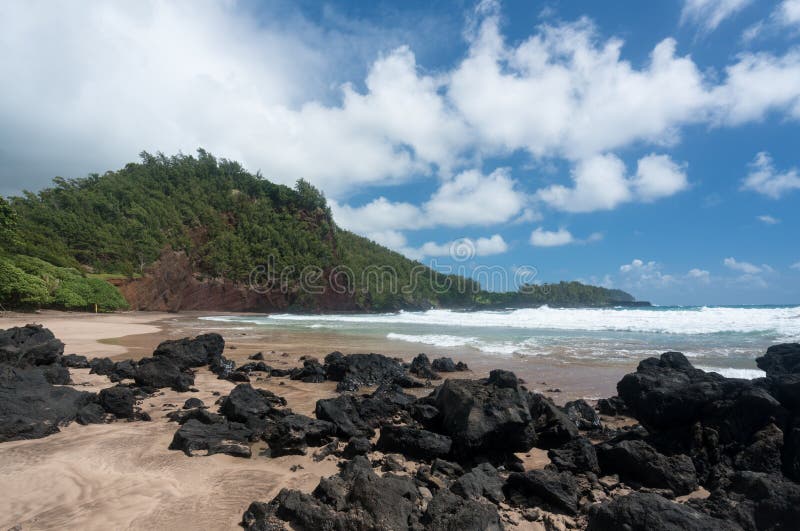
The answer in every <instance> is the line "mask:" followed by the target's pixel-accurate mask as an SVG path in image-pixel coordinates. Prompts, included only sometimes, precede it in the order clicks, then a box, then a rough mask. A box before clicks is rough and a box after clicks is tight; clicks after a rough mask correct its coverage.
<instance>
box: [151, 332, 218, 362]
mask: <svg viewBox="0 0 800 531" xmlns="http://www.w3.org/2000/svg"><path fill="white" fill-rule="evenodd" d="M224 349H225V340H224V339H222V336H221V335H219V334H213V333H212V334H203V335H199V336H197V337H195V338H194V339H190V338H188V337H187V338H183V339H178V340H171V341H163V342H162V343H161V344H159V345H158V346H157V347H156V349H155V351H153V357H155V358H166V359H169V360H170V361H172V362H173V363H174V364H175V365H177V366H178V367H180V368H181V369H189V368H193V367H202V366H203V365H209V364H210V363H211V362H212V361H213V360H215V359H219V358H220V357H221V356H222V351H223V350H224Z"/></svg>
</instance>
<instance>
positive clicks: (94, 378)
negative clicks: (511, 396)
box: [0, 311, 568, 529]
mask: <svg viewBox="0 0 800 531" xmlns="http://www.w3.org/2000/svg"><path fill="white" fill-rule="evenodd" d="M202 315H206V312H193V313H192V314H167V313H151V312H127V313H116V314H82V313H67V312H54V311H47V312H40V313H37V314H15V315H12V316H6V317H4V318H2V319H0V328H3V329H5V328H10V327H13V326H24V325H25V324H28V323H33V322H35V323H37V324H42V325H43V326H45V327H48V328H50V329H51V330H52V331H53V332H54V334H55V335H56V337H58V338H59V339H61V340H62V341H63V342H64V343H65V353H72V352H76V353H78V354H82V355H86V356H87V357H89V358H92V357H103V356H108V357H110V358H111V359H112V360H114V361H121V360H124V359H128V358H133V359H139V358H142V357H146V356H150V355H151V354H152V351H153V349H154V348H155V346H156V345H158V344H159V343H160V342H161V341H164V340H166V339H179V338H182V337H187V336H196V335H198V334H199V333H201V332H203V328H204V325H206V324H207V325H212V324H213V323H209V322H203V321H199V320H198V319H197V317H199V316H202ZM215 315H219V313H215ZM213 328H214V327H213V326H207V327H205V329H209V330H210V329H213ZM217 331H218V332H221V333H223V336H224V337H225V339H226V348H225V355H226V357H229V358H230V359H233V360H235V361H236V363H237V365H239V364H242V363H244V362H245V361H246V360H247V357H248V356H249V355H250V354H253V353H255V352H258V351H262V352H263V353H264V356H265V362H266V363H268V364H269V365H271V366H273V367H276V368H286V369H289V368H293V367H296V366H298V365H302V362H301V361H300V357H301V356H303V355H309V354H310V355H314V354H319V355H320V357H323V356H324V355H325V354H327V353H329V352H330V351H331V350H335V349H333V348H328V347H326V344H325V341H322V340H321V341H319V342H318V343H316V344H313V345H308V344H300V343H298V341H297V339H298V338H297V337H295V336H292V335H291V334H289V335H287V336H284V337H283V338H282V340H280V341H274V342H273V343H271V344H270V345H267V344H265V337H263V336H262V335H259V334H248V335H236V334H237V333H241V332H237V331H229V332H231V333H225V331H223V330H217ZM274 339H278V338H273V340H274ZM402 346H404V345H398V350H399V348H400V347H402ZM272 347H274V348H272ZM278 347H290V348H286V349H282V348H278ZM404 350H405V352H406V355H405V356H402V357H403V358H404V359H406V361H410V360H411V358H412V357H413V356H414V355H415V353H413V351H411V350H408V349H404ZM499 361H501V360H496V359H487V360H486V361H485V363H483V364H481V363H476V361H475V360H469V363H471V364H472V365H471V367H473V370H472V371H470V372H467V373H459V374H458V375H456V376H455V377H459V378H469V379H475V378H482V377H485V376H486V375H487V374H488V371H489V370H490V369H493V368H497V367H498V366H500V365H502V364H501V363H498V362H499ZM539 361H541V360H539ZM70 373H71V375H72V379H73V382H74V383H73V387H74V388H75V389H78V390H85V391H91V392H98V391H99V390H100V389H102V388H106V387H109V385H113V384H111V383H110V382H109V380H108V378H107V377H105V376H98V375H94V374H89V370H88V369H70ZM554 374H555V372H554ZM439 383H441V381H438V382H433V384H434V385H438V384H439ZM252 385H253V386H254V387H257V388H259V389H266V390H269V391H272V392H274V393H276V394H278V395H280V396H282V397H284V398H286V400H287V402H288V404H289V407H291V408H292V409H293V410H294V411H295V412H297V413H299V414H304V415H312V416H313V414H314V406H315V404H316V401H317V400H319V399H324V398H332V397H335V396H337V394H338V393H336V391H335V385H334V384H333V383H332V382H323V383H303V382H300V381H294V380H289V379H288V378H268V379H265V380H261V379H259V380H258V381H253V382H252ZM528 386H529V388H530V389H531V390H534V389H537V388H539V387H541V386H540V385H539V380H537V381H531V382H529V384H528ZM196 387H197V388H198V389H199V390H200V392H198V393H177V392H175V391H172V390H170V389H163V390H161V391H160V392H159V393H157V394H156V395H153V396H151V397H150V398H147V399H145V400H144V401H143V403H142V404H141V408H142V411H143V412H145V413H147V414H148V415H150V416H151V418H152V421H150V422H126V421H123V420H117V421H116V422H113V423H111V424H102V425H88V426H81V425H79V424H77V423H76V422H73V423H71V424H69V425H68V426H65V427H62V428H61V430H60V432H58V433H55V434H53V435H50V436H47V437H44V438H41V439H30V440H19V441H12V442H6V443H3V444H0V490H2V491H3V492H5V493H6V495H5V496H4V497H3V498H0V527H2V528H12V527H14V526H17V525H19V526H21V527H20V529H61V528H82V529H108V528H110V527H111V528H129V529H153V528H177V527H184V528H186V527H188V528H192V529H238V528H239V527H238V523H239V521H240V520H241V515H242V513H243V512H244V511H245V510H246V509H247V507H248V505H249V504H250V503H251V502H252V501H253V500H256V499H271V498H272V497H274V496H275V495H277V493H278V491H280V490H281V489H282V488H292V489H299V490H302V491H304V492H310V491H311V490H313V488H314V487H315V486H316V484H317V482H318V481H319V479H320V478H321V477H328V476H331V475H334V474H335V473H336V472H337V470H338V468H337V460H335V459H333V458H332V457H331V458H326V459H324V460H322V461H319V462H316V461H315V460H314V459H313V458H312V453H313V452H311V451H309V452H308V454H307V455H303V456H298V455H290V456H282V457H277V458H264V457H261V456H258V453H259V452H260V449H263V444H262V445H261V446H260V447H259V445H256V447H254V451H253V457H252V458H251V459H240V458H235V457H231V456H228V455H222V454H217V455H212V456H205V457H187V456H185V455H184V454H183V453H182V452H179V451H171V450H168V449H167V448H168V446H169V444H170V440H171V439H172V437H173V435H174V433H175V430H176V429H177V428H178V425H177V424H175V423H174V422H168V420H167V418H166V414H167V413H168V412H169V411H174V409H175V406H177V407H178V408H180V405H181V404H182V403H183V402H184V401H185V400H186V399H187V398H189V397H194V398H199V399H201V400H203V402H204V403H205V404H207V405H208V406H211V407H212V408H213V407H214V406H212V404H214V402H215V400H216V399H217V397H216V396H214V395H213V394H212V393H214V392H216V393H219V394H220V395H222V396H225V395H227V394H228V393H230V391H231V390H232V389H233V388H234V387H235V384H234V383H232V382H229V381H226V380H218V379H217V378H216V375H214V374H212V373H210V372H209V371H208V369H206V368H201V369H199V370H198V371H197V380H196ZM564 389H565V391H566V390H567V389H568V388H567V387H566V384H564ZM408 391H409V392H411V394H413V395H416V396H423V395H427V394H428V393H430V391H431V388H423V389H411V390H408ZM548 395H549V396H551V397H552V398H554V399H555V400H557V401H560V402H563V401H564V400H563V399H564V398H566V397H567V395H568V393H566V392H565V393H557V394H550V393H548ZM529 454H530V455H529V456H524V455H523V456H520V457H521V458H522V459H523V460H524V461H525V463H526V466H528V467H529V468H541V467H543V466H544V465H545V464H547V463H548V462H549V459H548V458H547V456H546V452H543V451H541V450H536V449H534V450H532V451H531V452H529ZM292 468H295V470H294V471H293V470H292ZM43 500H47V501H43ZM510 529H513V527H510ZM520 529H524V527H522V528H520Z"/></svg>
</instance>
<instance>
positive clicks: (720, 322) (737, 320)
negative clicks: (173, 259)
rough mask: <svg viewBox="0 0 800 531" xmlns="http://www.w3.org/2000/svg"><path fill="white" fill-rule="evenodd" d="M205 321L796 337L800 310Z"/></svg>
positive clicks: (444, 313)
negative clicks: (759, 334) (756, 334)
mask: <svg viewBox="0 0 800 531" xmlns="http://www.w3.org/2000/svg"><path fill="white" fill-rule="evenodd" d="M204 319H209V320H220V321H239V322H248V323H259V324H274V323H277V322H282V323H297V324H301V323H309V322H314V323H321V322H339V323H353V324H355V323H361V324H365V323H370V324H383V325H397V324H411V325H420V326H444V327H470V328H516V329H528V330H585V331H612V332H624V331H629V332H646V333H663V334H688V335H696V334H716V333H726V332H738V333H759V332H760V333H771V334H775V335H777V336H781V337H782V338H786V339H787V340H788V339H790V338H795V339H798V338H800V307H784V308H724V307H703V308H686V309H669V310H662V309H657V308H656V309H628V308H626V309H612V308H580V309H573V308H548V307H542V308H527V309H522V310H511V311H491V312H490V311H480V312H457V311H452V310H429V311H426V312H399V313H392V314H339V315H299V314H276V315H269V316H243V317H238V318H237V317H235V316H220V317H206V318H204Z"/></svg>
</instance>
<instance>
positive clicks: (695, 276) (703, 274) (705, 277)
mask: <svg viewBox="0 0 800 531" xmlns="http://www.w3.org/2000/svg"><path fill="white" fill-rule="evenodd" d="M686 277H687V278H689V279H691V280H696V281H697V282H700V283H703V284H708V283H709V282H710V281H711V273H709V272H708V271H706V270H705V269H699V268H693V269H690V270H689V272H688V273H686Z"/></svg>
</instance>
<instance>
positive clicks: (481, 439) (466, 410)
mask: <svg viewBox="0 0 800 531" xmlns="http://www.w3.org/2000/svg"><path fill="white" fill-rule="evenodd" d="M493 376H494V378H492V377H490V378H489V379H488V380H487V381H476V380H446V381H445V382H444V383H443V384H442V385H441V386H440V387H438V388H437V389H436V390H435V391H434V393H433V395H432V397H431V398H432V400H431V401H432V403H433V404H432V405H434V406H435V407H436V409H437V410H438V411H439V415H438V417H437V419H436V424H438V429H437V430H436V431H439V432H440V433H443V434H446V435H448V436H449V437H450V438H451V439H452V440H453V448H452V451H453V453H454V454H455V455H457V456H461V457H463V458H471V457H473V456H475V455H477V454H484V453H488V454H495V453H511V452H524V451H527V450H529V449H530V448H531V447H533V445H534V444H535V443H536V432H535V431H534V425H533V418H532V417H531V413H530V404H529V399H528V393H527V391H525V390H524V389H522V388H520V387H519V385H518V383H517V379H516V377H513V380H512V379H510V378H506V377H505V375H503V374H500V373H495V372H494V371H493ZM512 376H513V375H512Z"/></svg>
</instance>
